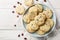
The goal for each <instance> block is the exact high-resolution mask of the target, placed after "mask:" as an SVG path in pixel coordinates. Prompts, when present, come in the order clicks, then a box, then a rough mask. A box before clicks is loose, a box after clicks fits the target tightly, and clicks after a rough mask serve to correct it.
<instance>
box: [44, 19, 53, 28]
mask: <svg viewBox="0 0 60 40" xmlns="http://www.w3.org/2000/svg"><path fill="white" fill-rule="evenodd" d="M45 24H46V25H49V26H50V27H53V25H54V21H53V20H52V19H47V20H46V22H45Z"/></svg>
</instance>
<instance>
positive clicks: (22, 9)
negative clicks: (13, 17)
mask: <svg viewBox="0 0 60 40" xmlns="http://www.w3.org/2000/svg"><path fill="white" fill-rule="evenodd" d="M24 12H25V8H24V7H23V6H22V5H18V6H17V7H16V13H18V14H20V15H23V14H24Z"/></svg>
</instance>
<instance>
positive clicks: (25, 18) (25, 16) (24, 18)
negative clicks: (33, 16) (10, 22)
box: [23, 14, 31, 23]
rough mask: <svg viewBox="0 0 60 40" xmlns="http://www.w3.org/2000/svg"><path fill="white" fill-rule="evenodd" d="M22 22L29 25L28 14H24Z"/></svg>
mask: <svg viewBox="0 0 60 40" xmlns="http://www.w3.org/2000/svg"><path fill="white" fill-rule="evenodd" d="M23 20H24V22H26V23H30V21H31V20H30V16H29V15H28V14H25V15H24V16H23Z"/></svg>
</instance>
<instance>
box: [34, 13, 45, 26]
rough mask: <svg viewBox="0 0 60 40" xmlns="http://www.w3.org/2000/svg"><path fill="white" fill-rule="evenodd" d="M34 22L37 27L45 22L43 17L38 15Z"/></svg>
mask: <svg viewBox="0 0 60 40" xmlns="http://www.w3.org/2000/svg"><path fill="white" fill-rule="evenodd" d="M35 22H36V24H37V25H42V24H44V22H45V15H44V14H43V13H40V14H39V15H38V16H36V17H35Z"/></svg>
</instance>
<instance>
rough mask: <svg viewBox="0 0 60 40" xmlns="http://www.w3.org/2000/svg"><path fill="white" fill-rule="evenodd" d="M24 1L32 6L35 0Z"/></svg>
mask: <svg viewBox="0 0 60 40" xmlns="http://www.w3.org/2000/svg"><path fill="white" fill-rule="evenodd" d="M24 3H25V5H26V6H32V5H33V0H24Z"/></svg>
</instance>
